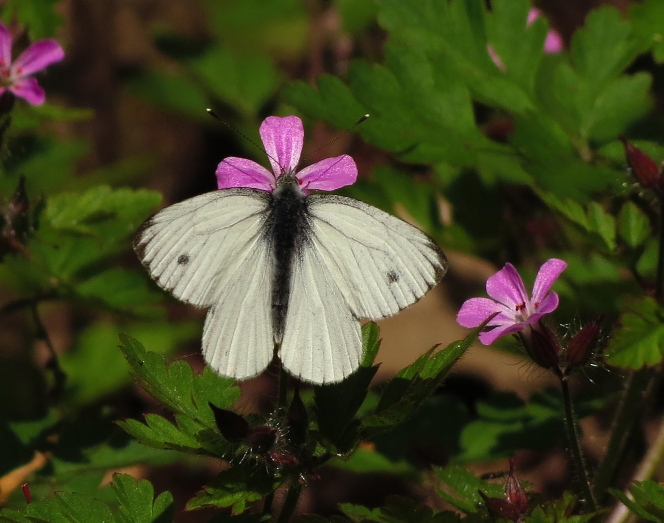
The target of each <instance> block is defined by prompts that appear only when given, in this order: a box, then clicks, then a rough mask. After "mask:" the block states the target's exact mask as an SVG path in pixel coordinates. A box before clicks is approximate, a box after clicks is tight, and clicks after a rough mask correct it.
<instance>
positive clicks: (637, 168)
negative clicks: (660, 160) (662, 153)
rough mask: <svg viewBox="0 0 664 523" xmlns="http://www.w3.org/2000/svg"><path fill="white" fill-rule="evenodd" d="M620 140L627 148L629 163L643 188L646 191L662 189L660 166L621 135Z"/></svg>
mask: <svg viewBox="0 0 664 523" xmlns="http://www.w3.org/2000/svg"><path fill="white" fill-rule="evenodd" d="M618 138H620V140H621V141H622V143H623V145H624V146H625V156H627V163H629V166H630V167H631V168H632V172H633V173H634V176H635V177H636V179H637V180H638V182H639V183H640V184H641V186H642V187H643V188H644V189H662V182H661V179H660V178H661V174H662V173H661V168H660V166H659V165H657V163H655V161H654V160H653V159H652V158H650V156H648V155H647V154H646V153H644V152H643V151H642V150H641V149H638V148H637V147H634V146H633V145H632V144H631V143H629V142H628V141H627V139H626V138H625V137H624V136H622V135H620V136H618Z"/></svg>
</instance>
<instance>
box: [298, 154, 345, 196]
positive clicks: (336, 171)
mask: <svg viewBox="0 0 664 523" xmlns="http://www.w3.org/2000/svg"><path fill="white" fill-rule="evenodd" d="M296 176H297V178H298V179H299V180H300V182H301V183H302V189H304V190H315V189H318V190H321V191H334V190H335V189H339V188H340V187H345V186H346V185H351V184H353V183H355V180H357V165H355V161H354V160H353V159H352V158H351V157H350V156H348V155H347V154H342V155H341V156H335V157H334V158H326V159H325V160H321V161H320V162H317V163H315V164H313V165H309V166H308V167H305V168H304V169H302V170H301V171H299V172H298V173H297V175H296Z"/></svg>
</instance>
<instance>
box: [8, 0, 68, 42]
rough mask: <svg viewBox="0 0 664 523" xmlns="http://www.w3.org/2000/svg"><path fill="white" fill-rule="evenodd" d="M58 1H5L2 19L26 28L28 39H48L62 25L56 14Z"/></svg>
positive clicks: (60, 18)
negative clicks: (15, 22) (28, 34)
mask: <svg viewBox="0 0 664 523" xmlns="http://www.w3.org/2000/svg"><path fill="white" fill-rule="evenodd" d="M57 2H58V0H7V2H5V4H4V6H3V9H2V19H3V21H4V22H5V24H7V25H8V24H10V23H11V22H12V21H14V19H15V20H16V21H17V22H18V23H19V25H22V26H25V27H27V28H28V31H29V33H30V38H31V39H32V40H37V39H40V38H50V37H53V36H55V30H56V29H57V27H58V26H59V25H60V24H61V23H62V17H61V16H60V15H59V14H58V13H57V12H56V10H55V6H56V4H57Z"/></svg>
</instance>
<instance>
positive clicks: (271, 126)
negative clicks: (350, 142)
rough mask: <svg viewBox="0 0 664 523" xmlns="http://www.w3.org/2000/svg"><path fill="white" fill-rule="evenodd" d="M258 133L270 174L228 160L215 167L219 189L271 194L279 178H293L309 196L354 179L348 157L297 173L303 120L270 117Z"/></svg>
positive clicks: (242, 161)
mask: <svg viewBox="0 0 664 523" xmlns="http://www.w3.org/2000/svg"><path fill="white" fill-rule="evenodd" d="M259 133H260V135H261V140H262V141H263V146H264V147H265V152H266V153H267V156H268V159H269V160H270V164H271V166H272V172H270V171H268V170H267V169H266V168H265V167H263V166H261V165H259V164H257V163H256V162H254V161H252V160H248V159H246V158H236V157H234V156H231V157H229V158H225V159H224V160H222V161H221V163H220V164H219V166H218V167H217V171H216V174H217V187H218V188H219V189H230V188H231V187H246V188H250V189H260V190H262V191H270V192H272V191H274V189H275V188H276V186H277V179H278V178H279V177H280V176H282V175H285V174H292V175H294V176H295V177H296V178H297V179H298V181H299V183H300V189H302V191H303V192H304V193H305V194H308V193H309V191H311V190H321V191H333V190H335V189H339V188H340V187H344V186H346V185H351V184H353V183H354V182H355V180H356V179H357V166H356V165H355V161H353V159H352V158H351V157H350V156H348V155H347V154H342V155H341V156H335V157H334V158H326V159H325V160H321V161H320V162H317V163H314V164H313V165H309V166H308V167H305V168H304V169H301V170H299V171H298V170H297V167H298V163H299V161H300V155H301V153H302V145H303V143H304V128H303V127H302V120H300V119H299V118H298V117H297V116H284V117H279V116H269V117H267V118H266V119H265V120H264V121H263V123H262V124H261V126H260V129H259Z"/></svg>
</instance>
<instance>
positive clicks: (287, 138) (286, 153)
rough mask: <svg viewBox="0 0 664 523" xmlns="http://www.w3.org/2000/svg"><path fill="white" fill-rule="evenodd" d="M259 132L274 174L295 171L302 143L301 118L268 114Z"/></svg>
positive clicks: (302, 129)
mask: <svg viewBox="0 0 664 523" xmlns="http://www.w3.org/2000/svg"><path fill="white" fill-rule="evenodd" d="M259 133H260V135H261V140H263V145H264V146H265V152H267V155H268V157H269V158H270V164H271V165H272V171H274V174H276V175H277V176H279V175H281V174H283V173H285V172H290V173H293V172H295V169H297V164H298V163H299V161H300V154H302V144H303V143H304V128H303V127H302V120H300V119H299V118H298V117H297V116H285V117H283V118H282V117H279V116H268V117H267V118H266V119H265V120H263V123H262V124H261V127H260V129H259Z"/></svg>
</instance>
